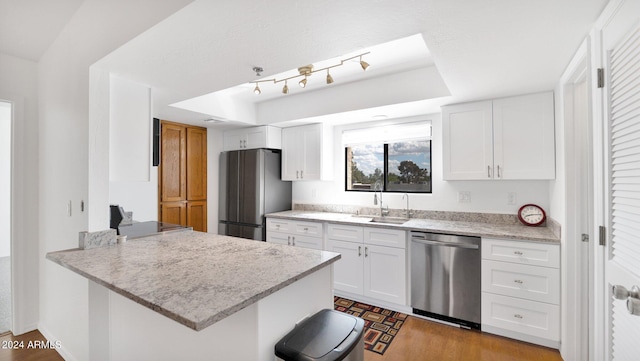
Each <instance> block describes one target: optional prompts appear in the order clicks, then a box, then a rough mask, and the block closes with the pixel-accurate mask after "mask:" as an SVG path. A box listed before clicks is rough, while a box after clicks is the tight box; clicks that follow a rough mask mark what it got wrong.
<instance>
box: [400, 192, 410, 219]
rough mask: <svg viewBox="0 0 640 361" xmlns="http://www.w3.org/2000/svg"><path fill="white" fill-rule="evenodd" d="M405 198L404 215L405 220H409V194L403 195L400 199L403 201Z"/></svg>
mask: <svg viewBox="0 0 640 361" xmlns="http://www.w3.org/2000/svg"><path fill="white" fill-rule="evenodd" d="M405 198H406V199H407V208H406V209H405V213H406V215H407V217H406V218H407V219H409V218H411V211H409V193H405V194H404V195H403V196H402V199H405Z"/></svg>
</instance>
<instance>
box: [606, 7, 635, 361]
mask: <svg viewBox="0 0 640 361" xmlns="http://www.w3.org/2000/svg"><path fill="white" fill-rule="evenodd" d="M619 4H620V6H619V8H618V9H617V11H616V12H615V13H614V15H613V17H612V19H611V21H609V22H608V23H607V24H606V25H605V26H604V27H603V29H602V33H601V34H602V41H603V42H602V44H603V51H604V55H605V59H606V61H605V62H606V67H605V74H606V77H607V78H606V80H607V82H606V87H605V111H606V113H605V114H606V120H607V125H608V129H609V174H608V176H609V187H610V188H609V192H608V195H609V202H608V203H609V205H608V208H609V209H608V214H609V221H610V224H609V237H608V239H609V242H608V252H607V256H606V259H605V281H606V284H605V297H606V300H605V304H606V305H608V310H607V311H608V312H607V315H608V322H607V324H608V327H610V329H609V330H607V331H608V332H607V333H606V335H607V336H608V337H607V338H608V345H606V346H607V347H606V348H605V349H606V350H607V352H610V354H609V355H607V358H608V359H611V360H639V359H640V353H639V351H638V350H639V348H638V342H639V341H640V317H638V316H634V315H631V314H630V313H629V311H628V310H627V302H626V300H615V299H613V298H612V297H611V286H612V285H622V286H624V287H626V288H627V289H631V287H632V286H634V285H637V286H640V1H619Z"/></svg>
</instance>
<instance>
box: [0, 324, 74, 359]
mask: <svg viewBox="0 0 640 361" xmlns="http://www.w3.org/2000/svg"><path fill="white" fill-rule="evenodd" d="M36 340H37V341H46V339H45V338H44V336H42V334H41V333H40V331H38V330H36V331H31V332H27V333H25V334H23V335H20V336H14V335H13V334H11V333H7V334H4V335H2V336H0V361H18V360H19V361H59V360H60V361H64V359H63V358H62V357H61V356H60V355H59V354H58V353H57V352H56V350H52V349H38V348H31V349H29V348H27V347H28V345H29V341H36ZM9 341H15V342H23V344H24V348H18V349H6V348H3V346H6V345H5V344H6V342H9Z"/></svg>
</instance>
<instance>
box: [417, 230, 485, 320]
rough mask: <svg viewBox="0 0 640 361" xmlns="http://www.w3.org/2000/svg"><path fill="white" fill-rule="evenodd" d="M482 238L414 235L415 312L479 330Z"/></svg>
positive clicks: (434, 234) (418, 233) (422, 233)
mask: <svg viewBox="0 0 640 361" xmlns="http://www.w3.org/2000/svg"><path fill="white" fill-rule="evenodd" d="M480 258H481V254H480V237H468V236H455V235H448V234H436V233H426V232H416V231H412V232H411V307H412V308H413V312H414V313H415V314H418V315H423V316H427V317H431V318H436V319H440V320H443V321H448V322H453V323H457V324H459V325H460V326H462V327H465V328H473V329H480V296H481V294H480V292H481V289H480V282H481V281H480Z"/></svg>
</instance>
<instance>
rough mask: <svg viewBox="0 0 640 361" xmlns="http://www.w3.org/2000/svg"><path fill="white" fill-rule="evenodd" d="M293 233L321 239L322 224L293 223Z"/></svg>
mask: <svg viewBox="0 0 640 361" xmlns="http://www.w3.org/2000/svg"><path fill="white" fill-rule="evenodd" d="M293 233H294V234H301V235H305V236H311V237H320V238H322V223H317V222H300V221H295V222H294V223H293Z"/></svg>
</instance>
